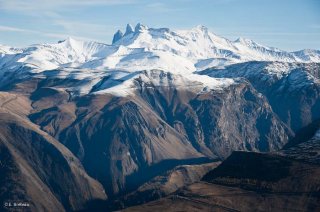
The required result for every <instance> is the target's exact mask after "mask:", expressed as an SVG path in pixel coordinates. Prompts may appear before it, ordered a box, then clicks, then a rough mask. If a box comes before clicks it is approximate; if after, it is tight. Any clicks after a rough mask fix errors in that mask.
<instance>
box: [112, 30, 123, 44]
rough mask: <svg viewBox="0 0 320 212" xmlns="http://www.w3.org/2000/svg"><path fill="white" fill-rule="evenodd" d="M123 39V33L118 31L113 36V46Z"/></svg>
mask: <svg viewBox="0 0 320 212" xmlns="http://www.w3.org/2000/svg"><path fill="white" fill-rule="evenodd" d="M122 37H123V33H122V32H121V30H118V31H117V32H116V33H115V34H114V36H113V39H112V44H114V43H115V42H117V41H118V40H120V39H121V38H122Z"/></svg>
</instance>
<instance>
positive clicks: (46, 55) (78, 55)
mask: <svg viewBox="0 0 320 212" xmlns="http://www.w3.org/2000/svg"><path fill="white" fill-rule="evenodd" d="M253 60H254V61H282V62H304V63H309V62H320V51H317V50H302V51H298V52H292V53H290V52H286V51H282V50H279V49H276V48H271V47H266V46H263V45H260V44H257V43H256V42H254V41H252V40H248V39H244V38H239V39H237V40H236V41H230V40H228V39H226V38H223V37H220V36H218V35H216V34H214V33H212V32H209V30H208V29H207V28H206V27H204V26H197V27H195V28H193V29H191V30H177V31H172V30H170V29H167V28H160V29H155V28H149V27H147V26H144V25H142V24H137V25H136V26H135V28H133V27H132V26H131V25H127V27H126V31H125V32H124V33H122V32H121V31H120V30H118V31H117V32H116V34H115V36H114V38H113V43H112V44H111V45H108V44H102V43H98V42H91V41H81V40H77V39H73V38H68V39H66V40H64V41H59V42H58V43H56V44H37V45H32V46H30V47H27V48H21V49H18V48H12V47H8V46H2V45H1V46H0V77H1V78H0V83H4V80H6V79H11V80H12V77H17V78H21V77H25V72H27V73H28V74H37V75H38V76H45V77H48V75H47V72H48V70H56V71H55V72H50V76H51V77H58V78H63V77H64V78H77V79H81V80H85V81H84V82H90V83H89V84H90V86H93V85H94V84H95V83H97V82H98V81H101V80H102V78H103V77H106V76H109V75H112V76H114V74H111V73H116V72H118V73H119V74H120V75H122V74H123V73H128V74H131V73H132V74H133V75H137V74H138V73H140V72H141V71H143V70H154V69H157V70H163V71H166V72H170V73H172V74H177V75H180V76H183V77H184V78H189V79H194V80H196V81H197V80H200V81H201V82H202V80H203V79H202V78H201V79H198V78H199V77H198V76H197V75H196V72H195V71H200V70H203V69H206V68H208V67H222V66H226V65H230V64H235V63H241V62H245V61H253ZM130 76H131V75H130ZM125 79H126V80H129V79H131V78H130V77H129V78H125ZM204 81H205V82H207V81H206V80H204ZM209 84H210V83H209ZM90 86H89V87H88V85H86V86H85V87H81V89H80V90H83V91H86V92H89V91H91V90H92V87H90ZM80 93H82V92H80Z"/></svg>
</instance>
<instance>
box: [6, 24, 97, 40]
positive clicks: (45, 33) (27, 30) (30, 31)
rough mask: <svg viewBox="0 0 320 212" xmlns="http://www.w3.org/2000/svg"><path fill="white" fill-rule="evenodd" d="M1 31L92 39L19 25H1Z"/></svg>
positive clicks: (59, 37)
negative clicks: (20, 26)
mask: <svg viewBox="0 0 320 212" xmlns="http://www.w3.org/2000/svg"><path fill="white" fill-rule="evenodd" d="M0 32H17V33H28V34H37V35H41V36H44V37H49V38H57V39H65V38H67V37H73V38H77V39H81V40H92V39H91V38H88V37H82V36H75V35H72V34H66V33H52V32H43V31H38V30H29V29H24V28H17V27H11V26H3V25H0Z"/></svg>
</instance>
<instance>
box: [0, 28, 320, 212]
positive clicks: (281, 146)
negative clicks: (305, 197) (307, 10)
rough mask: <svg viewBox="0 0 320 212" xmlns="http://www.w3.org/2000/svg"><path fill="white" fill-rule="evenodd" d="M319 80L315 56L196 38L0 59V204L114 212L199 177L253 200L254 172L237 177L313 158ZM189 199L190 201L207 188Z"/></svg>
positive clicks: (33, 50)
mask: <svg viewBox="0 0 320 212" xmlns="http://www.w3.org/2000/svg"><path fill="white" fill-rule="evenodd" d="M319 77H320V52H319V51H317V50H302V51H298V52H286V51H282V50H279V49H277V48H272V47H266V46H263V45H260V44H257V43H256V42H254V41H252V40H249V39H244V38H239V39H237V40H235V41H230V40H228V39H225V38H223V37H220V36H218V35H216V34H214V33H211V32H209V30H208V29H207V28H206V27H203V26H198V27H196V28H193V29H191V30H179V31H171V30H170V29H167V28H160V29H155V28H149V27H147V26H144V25H142V24H138V25H137V26H136V27H135V28H133V27H132V26H131V25H127V27H126V31H125V32H124V33H122V32H121V31H120V30H119V31H117V32H116V34H115V35H114V38H113V41H112V44H111V45H108V44H103V43H97V42H89V41H80V40H76V39H73V38H68V39H66V40H64V41H61V42H59V43H57V44H37V45H33V46H30V47H27V48H13V47H8V46H0V113H1V116H0V119H1V123H0V152H1V154H0V155H1V156H0V167H1V176H2V177H1V181H0V184H1V185H2V186H1V189H0V199H1V200H2V201H20V200H21V199H22V200H23V201H25V202H29V203H30V208H31V210H42V209H43V208H45V209H46V210H47V211H63V210H67V211H69V210H84V209H88V208H90V207H93V208H95V207H96V206H94V204H95V203H96V204H97V205H100V204H101V205H102V206H101V207H103V208H104V209H106V208H107V209H108V210H117V209H120V208H122V207H127V206H130V205H135V204H138V203H139V204H140V203H144V202H146V201H150V200H152V199H155V198H160V197H162V196H166V195H170V194H171V193H173V192H179V191H178V190H179V189H180V188H182V187H184V186H186V185H189V184H193V183H194V182H196V181H199V180H200V179H201V178H202V177H203V176H204V178H203V180H204V181H206V182H209V183H213V184H226V185H227V186H237V185H239V184H241V186H242V187H241V189H242V188H248V186H249V187H250V186H251V187H250V189H253V187H254V186H256V188H257V184H259V183H257V182H260V181H259V180H262V181H263V180H265V179H260V178H259V177H257V176H256V175H254V174H255V173H253V175H254V176H253V177H252V182H254V183H257V184H254V185H253V184H250V182H251V181H250V182H246V183H247V184H246V183H243V181H241V179H242V178H245V177H247V176H245V175H246V174H248V172H247V171H246V170H243V169H244V167H241V166H240V167H237V166H238V165H239V164H246V163H248V167H250V166H253V167H254V166H257V164H255V163H254V162H252V161H254V160H255V158H263V159H261V160H263V161H266V162H265V163H263V162H261V164H260V165H261V167H267V169H269V168H270V167H269V162H270V164H274V163H273V160H274V157H276V159H275V160H279V161H281V165H283V163H287V161H290V160H297V158H299V157H298V156H299V151H297V148H302V147H303V148H304V150H303V151H304V152H306V151H307V150H306V149H307V147H309V148H311V147H310V146H316V143H317V142H316V141H317V139H313V140H311V141H312V142H311V141H310V138H312V137H313V135H314V134H315V133H316V131H317V130H318V129H319V127H320V125H319V124H318V123H319V120H320V98H319V95H320V81H319ZM305 142H307V143H305ZM298 144H299V145H300V146H296V145H298ZM304 145H306V146H307V147H305V146H304ZM311 149H312V148H311ZM234 151H250V152H263V153H267V152H272V154H271V153H268V154H266V155H264V154H260V153H239V152H238V153H233V152H234ZM308 151H309V149H308ZM310 151H311V150H310ZM247 154H248V155H247ZM256 154H257V155H256ZM269 154H271V156H270V155H269ZM310 154H311V153H310ZM230 155H232V156H231V157H230V158H229V156H230ZM261 155H262V156H261ZM304 155H308V154H307V153H306V154H304ZM282 157H288V158H289V159H288V158H285V159H282ZM301 157H302V158H305V156H301ZM317 157H318V156H317V155H313V156H310V157H308V158H310V161H311V162H313V161H317V160H318V159H317ZM278 158H280V159H278ZM225 159H227V160H226V161H225V162H223V163H222V164H221V165H220V166H218V168H216V169H214V170H213V171H212V170H211V169H213V168H214V167H216V166H217V164H218V163H219V161H224V160H225ZM237 161H238V162H237ZM283 161H284V162H283ZM310 161H307V162H308V163H309V162H310ZM282 162H283V163H282ZM237 163H239V164H237ZM301 163H302V162H301ZM301 163H294V168H296V167H298V168H297V169H299V170H300V167H301ZM304 163H305V161H304V162H303V164H304ZM235 164H236V165H235ZM252 164H253V165H252ZM260 165H258V166H260ZM285 166H286V167H287V165H286V164H285ZM288 166H289V165H288ZM314 166H317V165H312V167H311V166H310V167H311V168H312V173H317V172H318V170H317V169H316V167H314ZM219 167H220V168H219ZM281 167H282V166H279V167H278V168H279V169H282V168H281ZM233 168H235V169H234V170H238V171H237V173H239V174H238V175H237V174H235V173H231V174H230V172H232V171H233ZM311 168H310V169H311ZM209 171H210V172H209ZM284 171H285V170H284ZM208 172H209V173H208ZM258 172H259V173H260V171H258ZM207 173H208V174H207ZM241 173H243V175H241ZM279 173H280V172H279ZM292 173H293V172H292V171H290V170H289V171H286V173H284V174H283V176H285V177H288V176H289V175H291V174H292ZM206 174H207V175H206ZM229 174H230V176H231V177H233V178H232V179H231V180H230V181H228V176H229ZM299 176H300V175H299ZM265 177H267V176H265ZM271 177H272V176H271ZM238 178H239V179H238ZM21 179H23V180H21ZM250 179H251V178H250ZM281 179H282V178H281ZM286 179H287V178H286ZM290 179H291V178H290ZM303 179H304V178H303ZM267 181H268V180H267ZM239 182H240V183H239ZM290 182H291V181H290ZM299 182H300V181H299ZM266 185H267V186H269V187H270V188H271V190H272V189H273V190H276V189H274V187H273V184H272V185H271V184H270V185H269V184H266ZM301 185H302V186H306V187H308V186H309V185H305V184H301ZM191 186H192V185H191ZM193 186H195V187H192V188H190V190H189V191H188V192H191V191H192V192H195V191H197V192H199V190H197V189H200V188H206V189H209V188H207V187H206V186H205V185H204V184H194V185H193ZM246 186H247V187H246ZM252 186H253V187H252ZM259 186H261V185H260V184H259ZM214 187H215V186H214ZM269 187H268V188H269ZM309 187H310V186H309ZM311 187H312V186H311ZM215 188H216V187H215ZM259 188H260V187H259ZM283 188H284V189H283V190H285V189H287V187H283ZM210 189H211V187H210ZM210 189H209V190H210ZM279 189H280V188H279ZM312 189H313V187H312ZM9 190H10V192H8V191H9ZM218 190H219V189H218ZM253 190H254V189H253ZM273 190H272V191H273ZM221 191H224V190H223V189H222V190H221ZM182 192H186V193H188V192H187V191H186V190H184V191H182ZM192 192H191V193H192ZM279 192H280V190H279ZM281 192H282V190H281ZM294 192H297V191H296V190H295V191H294ZM312 192H314V190H312ZM193 194H194V193H193ZM146 195H148V198H147V197H146ZM19 198H20V199H19ZM183 198H186V197H183ZM167 201H169V200H168V199H166V200H165V202H167ZM170 201H171V200H170ZM197 201H198V200H197ZM237 201H238V200H237ZM281 204H282V202H281ZM106 205H108V206H106ZM110 205H112V206H110ZM300 206H301V207H302V208H303V207H304V206H303V205H300ZM300 206H299V207H300ZM188 207H189V206H188ZM190 207H193V206H190ZM228 207H229V206H228ZM244 207H245V206H244ZM5 209H6V210H7V209H8V208H5ZM139 209H140V208H138V209H137V210H139ZM162 209H163V208H162ZM243 209H244V210H245V209H246V208H243ZM8 210H10V208H9V209H8ZM133 210H134V208H133Z"/></svg>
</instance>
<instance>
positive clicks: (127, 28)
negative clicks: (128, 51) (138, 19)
mask: <svg viewBox="0 0 320 212" xmlns="http://www.w3.org/2000/svg"><path fill="white" fill-rule="evenodd" d="M133 32H134V31H133V27H132V26H131V24H127V27H126V32H125V33H124V36H126V35H129V34H131V33H133Z"/></svg>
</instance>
